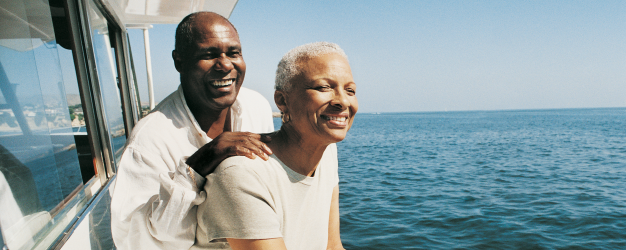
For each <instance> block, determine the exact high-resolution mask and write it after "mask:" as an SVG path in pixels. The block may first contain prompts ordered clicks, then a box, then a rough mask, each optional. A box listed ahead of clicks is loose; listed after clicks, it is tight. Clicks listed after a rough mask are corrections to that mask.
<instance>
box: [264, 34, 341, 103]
mask: <svg viewBox="0 0 626 250" xmlns="http://www.w3.org/2000/svg"><path fill="white" fill-rule="evenodd" d="M326 54H337V55H340V56H342V57H344V58H345V59H346V60H348V56H347V55H346V53H345V52H344V51H343V49H341V47H339V45H337V44H335V43H329V42H315V43H308V44H305V45H300V46H298V47H295V48H293V49H292V50H290V51H289V52H287V54H285V55H284V56H283V58H282V59H281V60H280V62H279V63H278V69H276V81H275V85H274V89H276V90H283V91H289V90H290V89H291V80H292V79H293V78H294V77H295V76H297V75H299V74H300V73H301V71H302V69H301V67H300V66H299V63H300V62H302V61H303V60H308V59H311V58H314V57H318V56H321V55H326Z"/></svg>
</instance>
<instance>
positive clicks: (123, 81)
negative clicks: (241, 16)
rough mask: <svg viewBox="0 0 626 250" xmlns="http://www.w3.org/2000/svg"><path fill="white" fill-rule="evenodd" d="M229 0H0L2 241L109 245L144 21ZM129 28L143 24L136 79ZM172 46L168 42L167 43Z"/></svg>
mask: <svg viewBox="0 0 626 250" xmlns="http://www.w3.org/2000/svg"><path fill="white" fill-rule="evenodd" d="M236 4H237V1H236V0H200V1H179V0H158V1H156V0H23V1H9V0H6V1H0V94H1V95H0V247H1V248H2V249H11V250H14V249H114V248H115V246H114V243H113V241H112V237H111V230H110V201H111V197H110V191H111V189H112V186H113V185H112V184H113V183H114V182H115V178H116V170H117V168H118V167H119V161H120V157H121V153H122V151H123V149H124V144H125V142H126V138H127V136H128V135H130V133H131V131H132V130H133V127H134V125H135V124H136V123H137V122H138V121H139V120H140V119H141V118H142V117H143V116H144V115H145V112H142V111H143V110H142V107H141V101H140V98H139V94H138V86H139V85H141V84H147V85H148V89H149V91H150V95H149V96H150V100H149V103H150V107H151V108H153V107H154V105H155V102H154V98H153V96H154V95H153V94H152V77H151V74H152V73H151V65H150V47H149V45H150V44H149V39H148V37H149V30H150V28H151V27H152V26H153V25H155V24H176V23H178V22H179V21H180V20H181V19H182V18H183V17H184V16H186V15H188V14H189V13H191V12H195V11H203V10H204V11H213V12H216V13H219V14H221V15H223V16H225V17H227V18H228V17H229V16H230V14H231V12H232V11H233V9H234V8H235V6H236ZM129 29H142V30H143V34H144V50H145V51H146V64H147V65H146V66H147V72H146V73H147V75H148V79H147V81H146V82H141V83H140V82H137V80H136V79H137V78H136V77H135V69H134V61H133V57H132V53H131V48H130V41H129V36H128V33H129ZM167 53H169V51H168V52H167Z"/></svg>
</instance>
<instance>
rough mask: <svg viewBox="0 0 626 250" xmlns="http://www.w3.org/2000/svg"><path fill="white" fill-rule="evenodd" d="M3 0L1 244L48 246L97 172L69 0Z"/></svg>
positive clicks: (0, 43)
mask: <svg viewBox="0 0 626 250" xmlns="http://www.w3.org/2000/svg"><path fill="white" fill-rule="evenodd" d="M0 7H1V8H2V10H3V11H1V12H0V19H1V20H2V22H0V30H2V32H0V211H1V212H0V231H1V233H0V235H1V236H2V237H0V238H1V239H2V240H1V242H0V247H2V246H4V245H6V247H8V248H9V249H30V248H32V247H35V246H37V247H43V248H47V247H46V246H47V245H46V244H48V245H49V244H51V242H50V240H49V239H50V238H49V237H47V235H50V232H54V231H55V230H59V229H64V228H65V227H66V226H67V225H68V224H69V223H70V221H71V219H72V218H73V217H74V215H75V214H76V211H77V210H80V209H81V206H80V205H77V203H81V202H82V203H81V204H83V203H84V199H80V196H84V195H85V194H84V191H83V186H84V183H86V182H87V181H88V180H90V179H91V177H92V176H93V175H94V168H93V162H92V157H91V156H90V153H91V151H90V148H89V144H88V142H87V133H86V130H84V126H85V121H84V118H83V110H82V107H83V105H82V103H81V98H80V95H79V91H78V83H77V77H76V73H75V72H76V71H75V68H74V59H73V58H74V57H73V52H72V46H71V43H72V38H71V35H70V34H69V31H70V29H69V28H68V27H67V25H68V21H67V20H66V17H65V10H64V4H63V1H59V0H49V1H48V0H24V1H0ZM81 128H82V132H81ZM81 133H82V134H81ZM83 139H84V142H81V140H83ZM81 169H82V171H81ZM76 197H79V198H76ZM74 198H76V199H74ZM72 202H74V204H73V206H72V208H73V213H74V214H72V212H71V211H69V210H68V209H67V208H68V204H69V203H72ZM83 205H84V204H83ZM67 215H69V216H67ZM67 217H69V218H70V220H68V219H66V218H67ZM52 235H53V236H54V235H55V234H54V233H53V234H52ZM53 239H56V236H55V237H54V238H53ZM46 240H47V241H46Z"/></svg>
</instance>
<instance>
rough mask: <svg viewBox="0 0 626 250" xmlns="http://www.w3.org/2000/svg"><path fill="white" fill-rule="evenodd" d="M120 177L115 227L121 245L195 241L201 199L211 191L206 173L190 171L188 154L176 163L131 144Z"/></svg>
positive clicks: (170, 245)
mask: <svg viewBox="0 0 626 250" xmlns="http://www.w3.org/2000/svg"><path fill="white" fill-rule="evenodd" d="M171 169H174V171H172V170H171ZM192 174H193V175H195V176H194V177H192V176H193V175H192ZM192 179H195V180H196V183H193V182H192ZM115 182H116V183H115V188H114V190H113V196H112V201H111V233H112V234H113V240H114V241H115V244H116V246H117V248H118V249H122V250H123V249H133V250H135V249H181V248H185V247H186V248H189V247H190V246H191V245H193V243H194V239H195V230H196V225H197V220H196V209H197V205H198V204H200V203H202V202H203V201H204V199H205V197H206V194H205V193H204V192H203V191H202V185H204V177H202V176H200V175H198V174H197V173H193V172H190V171H188V167H187V166H186V165H185V164H184V161H183V160H182V159H179V160H178V163H176V162H175V160H174V159H169V158H167V157H165V158H164V157H163V156H160V155H149V154H143V153H141V152H139V151H138V150H136V149H134V148H132V147H129V148H127V149H126V151H125V152H124V155H122V159H121V162H120V168H119V170H118V173H117V177H116V179H115Z"/></svg>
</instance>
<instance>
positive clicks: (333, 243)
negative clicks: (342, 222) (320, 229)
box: [327, 185, 345, 250]
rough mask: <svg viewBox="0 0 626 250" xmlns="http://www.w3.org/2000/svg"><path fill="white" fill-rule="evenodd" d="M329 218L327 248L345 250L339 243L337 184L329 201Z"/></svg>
mask: <svg viewBox="0 0 626 250" xmlns="http://www.w3.org/2000/svg"><path fill="white" fill-rule="evenodd" d="M329 217H330V219H329V222H328V247H327V249H328V250H331V249H332V250H345V249H344V248H343V245H342V244H341V236H340V234H339V185H337V186H335V188H334V189H333V198H332V201H331V203H330V216H329Z"/></svg>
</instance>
